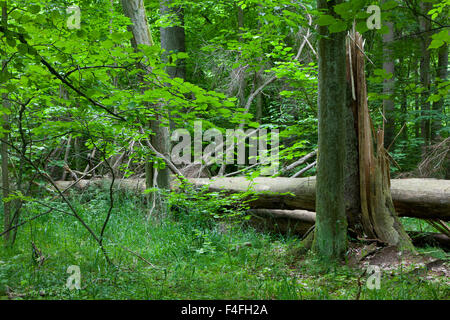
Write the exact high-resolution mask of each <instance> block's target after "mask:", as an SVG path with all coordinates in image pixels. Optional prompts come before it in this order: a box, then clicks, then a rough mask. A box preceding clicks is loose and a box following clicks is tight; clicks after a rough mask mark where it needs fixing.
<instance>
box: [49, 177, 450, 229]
mask: <svg viewBox="0 0 450 320" xmlns="http://www.w3.org/2000/svg"><path fill="white" fill-rule="evenodd" d="M188 180H189V182H190V183H192V184H193V185H194V186H195V187H197V188H204V187H206V186H207V187H208V188H207V189H208V191H210V192H219V191H223V192H226V193H238V192H247V191H250V190H251V191H253V192H255V197H256V199H253V198H252V200H251V202H250V203H249V206H250V207H251V208H252V209H261V208H266V209H289V210H297V209H298V210H308V211H315V208H316V205H315V202H316V177H307V178H295V179H294V178H284V177H278V178H263V177H260V178H255V179H254V180H248V179H247V178H246V177H233V178H225V177H223V178H215V179H208V178H189V179H188ZM105 182H106V183H105ZM109 182H110V181H109V180H108V179H92V180H80V181H79V182H78V183H77V184H76V185H74V188H76V189H80V190H84V189H86V188H87V187H88V186H97V187H102V186H103V185H109ZM72 183H73V181H56V184H57V185H58V187H59V188H60V189H61V190H65V189H66V188H67V187H68V186H70V185H72ZM177 185H178V182H177V181H175V180H174V181H173V182H172V188H173V189H176V188H177ZM115 186H116V187H117V188H125V189H127V190H129V191H136V192H142V191H144V190H145V189H146V186H145V179H117V180H116V182H115ZM391 194H392V200H393V202H394V207H395V210H396V211H397V212H398V214H399V216H402V217H413V218H421V219H441V220H445V221H450V180H439V179H392V180H391Z"/></svg>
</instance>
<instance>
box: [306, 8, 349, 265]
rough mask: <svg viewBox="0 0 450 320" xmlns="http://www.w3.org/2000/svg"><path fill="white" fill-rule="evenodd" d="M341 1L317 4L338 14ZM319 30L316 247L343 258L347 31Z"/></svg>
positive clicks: (320, 250) (321, 253) (325, 254)
mask: <svg viewBox="0 0 450 320" xmlns="http://www.w3.org/2000/svg"><path fill="white" fill-rule="evenodd" d="M341 2H342V1H339V0H336V1H326V0H318V1H317V7H318V9H324V10H326V11H327V14H332V15H335V13H334V10H333V7H334V6H335V5H337V4H339V3H341ZM319 33H320V35H321V37H320V38H319V43H318V55H319V59H318V60H319V61H318V65H319V86H318V88H319V93H318V109H319V115H318V120H319V130H318V131H319V140H318V146H319V152H318V160H317V172H318V174H317V186H316V194H317V197H316V213H317V216H316V228H315V233H314V242H313V248H314V250H315V251H317V252H318V253H319V255H320V256H322V257H324V258H331V259H340V258H342V257H343V255H344V254H345V252H346V250H347V218H346V213H345V202H344V186H345V184H344V163H345V130H346V128H345V121H344V114H345V108H346V95H347V86H346V74H345V62H346V51H345V35H346V33H345V32H339V33H334V34H332V35H330V34H329V31H328V27H319Z"/></svg>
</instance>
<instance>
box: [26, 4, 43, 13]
mask: <svg viewBox="0 0 450 320" xmlns="http://www.w3.org/2000/svg"><path fill="white" fill-rule="evenodd" d="M39 11H41V7H40V6H39V5H38V4H35V5H32V6H31V7H30V9H29V12H30V13H32V14H37V13H39Z"/></svg>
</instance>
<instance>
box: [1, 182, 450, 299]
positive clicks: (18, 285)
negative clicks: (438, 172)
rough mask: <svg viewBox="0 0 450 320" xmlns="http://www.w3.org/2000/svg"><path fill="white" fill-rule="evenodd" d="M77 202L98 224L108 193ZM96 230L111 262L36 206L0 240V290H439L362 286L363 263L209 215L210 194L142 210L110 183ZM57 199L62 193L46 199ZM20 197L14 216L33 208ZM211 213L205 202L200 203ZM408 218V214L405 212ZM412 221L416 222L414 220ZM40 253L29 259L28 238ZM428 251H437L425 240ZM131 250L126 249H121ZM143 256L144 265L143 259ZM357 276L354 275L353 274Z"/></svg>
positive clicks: (176, 294) (65, 293)
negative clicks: (152, 212) (8, 238)
mask: <svg viewBox="0 0 450 320" xmlns="http://www.w3.org/2000/svg"><path fill="white" fill-rule="evenodd" d="M71 199H72V202H73V204H74V206H75V208H76V209H77V210H78V212H79V213H80V214H81V215H82V216H83V218H84V219H85V220H86V221H87V222H88V224H89V225H91V226H92V227H93V229H94V230H96V231H97V232H98V230H100V229H101V227H102V221H103V219H104V218H105V215H106V212H107V208H108V205H109V199H108V195H107V194H106V193H102V192H99V191H95V190H93V191H92V192H90V193H86V194H84V195H75V196H72V198H71ZM115 201H116V206H115V207H114V209H113V215H112V218H111V220H110V223H109V225H108V228H107V231H106V234H105V247H106V249H107V252H108V254H109V256H110V257H111V259H112V260H113V261H114V263H115V266H112V265H108V264H107V263H106V261H105V259H104V256H103V253H102V252H101V250H100V249H99V247H98V245H97V244H96V243H95V241H93V240H92V238H91V237H90V235H89V234H88V233H87V232H86V230H85V229H84V228H83V227H82V226H81V224H80V223H79V222H77V221H76V220H75V219H74V218H73V217H71V216H69V215H64V214H60V213H54V214H51V215H46V216H43V217H41V218H39V219H36V220H34V221H33V222H31V223H28V224H26V225H25V226H23V227H21V229H20V230H19V233H18V237H17V241H16V243H15V245H14V247H13V248H5V247H3V246H2V247H1V248H0V297H1V298H2V299H7V298H8V295H9V296H10V297H11V296H13V297H15V299H152V300H154V299H354V298H355V297H356V296H357V292H358V290H361V294H360V298H361V299H448V298H449V294H450V291H449V288H448V286H445V285H444V283H443V281H442V279H434V280H433V281H432V280H424V279H423V278H420V277H419V276H414V275H411V274H407V273H401V272H400V273H398V274H396V275H395V276H385V277H382V279H381V288H380V289H379V290H369V289H368V288H366V286H365V281H366V278H367V277H366V276H363V277H361V274H362V273H363V270H360V269H352V268H350V267H348V266H345V265H327V264H324V263H322V262H320V261H318V260H317V259H316V257H314V255H312V254H306V255H299V254H298V253H297V252H298V246H299V239H298V238H295V237H290V236H282V235H279V234H267V233H260V232H257V231H255V230H254V229H252V228H250V227H246V226H245V225H244V224H242V223H231V222H227V221H223V220H221V221H220V222H218V221H214V219H211V218H210V217H208V218H207V219H205V212H206V215H208V212H207V211H208V208H210V209H211V210H215V209H214V208H215V207H214V203H213V202H214V201H212V200H211V199H205V200H198V201H196V200H193V201H184V205H177V206H174V210H173V212H172V214H171V216H170V217H169V218H166V219H151V220H150V221H148V222H147V221H146V220H145V212H146V209H145V206H144V204H143V200H141V199H138V198H137V197H136V196H131V195H127V194H124V193H120V194H117V195H116V199H115ZM52 205H53V206H58V207H60V208H61V209H66V206H65V205H64V204H62V203H53V204H52ZM40 210H44V209H41V208H39V207H38V206H37V205H36V204H31V203H29V204H27V205H26V206H25V209H24V211H23V217H26V216H30V217H31V216H32V215H35V214H36V213H37V212H40ZM209 213H212V212H209ZM407 223H408V224H412V225H414V221H408V222H407ZM416 227H417V225H416ZM32 241H33V242H34V243H35V244H36V246H37V247H38V248H39V249H40V250H41V251H42V253H43V255H45V256H47V259H46V260H45V262H44V263H43V265H42V266H39V265H38V264H37V263H36V262H35V260H34V259H33V251H32V246H31V242H32ZM427 250H428V251H430V250H431V251H433V252H435V254H437V255H438V256H445V253H443V252H442V251H440V250H439V249H436V248H428V249H427ZM131 252H134V253H131ZM150 264H151V265H150ZM70 265H78V266H79V267H80V270H81V287H82V289H81V290H69V289H67V288H66V281H67V278H68V276H69V274H68V273H67V268H68V267H69V266H70ZM359 278H360V282H361V283H362V285H359V282H358V279H359Z"/></svg>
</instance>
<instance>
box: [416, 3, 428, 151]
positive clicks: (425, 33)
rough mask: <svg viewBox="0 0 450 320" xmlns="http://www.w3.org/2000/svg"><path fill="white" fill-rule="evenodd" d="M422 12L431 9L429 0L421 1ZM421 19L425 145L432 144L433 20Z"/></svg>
mask: <svg viewBox="0 0 450 320" xmlns="http://www.w3.org/2000/svg"><path fill="white" fill-rule="evenodd" d="M420 8H421V12H422V13H423V14H424V15H426V14H427V13H428V11H429V10H430V9H431V3H429V2H421V4H420ZM419 21H420V29H421V31H422V32H423V33H422V41H421V54H422V58H421V60H420V82H421V83H422V87H423V88H424V89H425V90H424V91H423V92H422V94H421V98H420V104H421V108H422V117H424V119H423V120H422V125H421V128H422V138H423V140H424V143H425V146H428V145H429V144H430V140H431V139H430V138H431V137H430V133H431V130H430V124H431V119H430V114H429V112H430V103H429V102H427V100H428V97H429V96H430V50H428V46H429V45H430V43H431V37H430V30H431V21H430V20H429V19H427V18H425V17H422V16H421V17H419Z"/></svg>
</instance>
